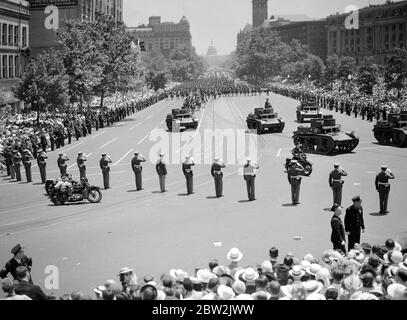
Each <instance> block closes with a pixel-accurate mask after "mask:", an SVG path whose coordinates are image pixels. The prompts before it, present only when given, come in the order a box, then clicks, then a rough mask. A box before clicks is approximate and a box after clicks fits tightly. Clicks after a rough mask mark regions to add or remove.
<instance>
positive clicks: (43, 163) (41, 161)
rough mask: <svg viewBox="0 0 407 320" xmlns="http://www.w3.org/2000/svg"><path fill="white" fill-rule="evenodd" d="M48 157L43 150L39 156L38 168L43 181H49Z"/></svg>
mask: <svg viewBox="0 0 407 320" xmlns="http://www.w3.org/2000/svg"><path fill="white" fill-rule="evenodd" d="M46 159H48V156H47V153H46V152H44V151H41V152H40V154H39V156H38V157H37V164H38V168H39V169H40V175H41V181H42V183H45V182H46V181H47V172H46V167H47V162H46Z"/></svg>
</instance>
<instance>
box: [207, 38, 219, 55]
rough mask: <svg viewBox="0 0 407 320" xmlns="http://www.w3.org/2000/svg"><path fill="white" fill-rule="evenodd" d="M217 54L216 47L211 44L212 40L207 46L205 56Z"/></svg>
mask: <svg viewBox="0 0 407 320" xmlns="http://www.w3.org/2000/svg"><path fill="white" fill-rule="evenodd" d="M217 55H218V50H216V47H215V46H214V45H213V41H212V42H211V45H210V46H209V48H208V52H207V53H206V56H207V57H209V56H217Z"/></svg>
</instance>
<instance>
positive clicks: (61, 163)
mask: <svg viewBox="0 0 407 320" xmlns="http://www.w3.org/2000/svg"><path fill="white" fill-rule="evenodd" d="M67 161H69V158H68V156H67V155H66V154H65V153H60V154H59V157H58V160H57V164H58V168H59V171H60V173H61V176H62V175H64V174H66V170H67V168H68V165H67V164H66V162H67Z"/></svg>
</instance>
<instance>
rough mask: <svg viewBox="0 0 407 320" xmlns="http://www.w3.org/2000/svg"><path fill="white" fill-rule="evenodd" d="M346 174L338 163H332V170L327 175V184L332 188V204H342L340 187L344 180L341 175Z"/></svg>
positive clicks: (344, 175)
mask: <svg viewBox="0 0 407 320" xmlns="http://www.w3.org/2000/svg"><path fill="white" fill-rule="evenodd" d="M347 175H348V174H347V173H346V172H345V170H343V169H342V168H341V166H340V165H339V164H337V163H336V164H335V165H334V170H333V171H332V172H331V173H330V175H329V186H330V187H331V188H332V191H333V196H334V204H337V205H339V206H341V205H342V188H343V184H344V181H343V180H342V177H346V176H347Z"/></svg>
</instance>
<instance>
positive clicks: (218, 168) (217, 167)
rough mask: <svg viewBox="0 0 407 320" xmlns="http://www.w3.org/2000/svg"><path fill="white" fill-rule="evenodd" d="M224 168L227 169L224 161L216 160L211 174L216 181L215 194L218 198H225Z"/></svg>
mask: <svg viewBox="0 0 407 320" xmlns="http://www.w3.org/2000/svg"><path fill="white" fill-rule="evenodd" d="M222 168H226V166H225V164H224V163H223V161H222V160H221V159H219V158H215V160H214V163H213V164H212V168H211V174H212V177H213V178H214V180H215V192H216V197H217V198H222V197H223V172H222Z"/></svg>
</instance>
